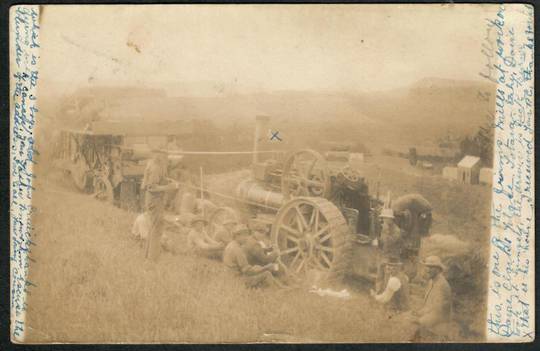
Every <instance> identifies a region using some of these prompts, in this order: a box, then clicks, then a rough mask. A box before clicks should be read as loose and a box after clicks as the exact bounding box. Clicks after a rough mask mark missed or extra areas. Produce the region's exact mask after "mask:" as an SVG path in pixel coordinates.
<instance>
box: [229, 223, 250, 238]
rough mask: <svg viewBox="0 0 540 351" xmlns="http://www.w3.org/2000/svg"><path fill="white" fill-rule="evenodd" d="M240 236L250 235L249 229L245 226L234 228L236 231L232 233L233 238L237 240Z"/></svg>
mask: <svg viewBox="0 0 540 351" xmlns="http://www.w3.org/2000/svg"><path fill="white" fill-rule="evenodd" d="M239 235H249V229H248V227H246V226H245V225H238V226H237V227H236V228H234V231H233V233H232V236H233V238H236V237H237V236H239Z"/></svg>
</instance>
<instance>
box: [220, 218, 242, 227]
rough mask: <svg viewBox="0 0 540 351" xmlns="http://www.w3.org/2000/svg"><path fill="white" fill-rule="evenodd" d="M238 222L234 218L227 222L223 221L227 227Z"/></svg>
mask: <svg viewBox="0 0 540 351" xmlns="http://www.w3.org/2000/svg"><path fill="white" fill-rule="evenodd" d="M237 223H238V221H237V220H236V219H234V218H227V219H226V220H224V221H223V225H227V224H237Z"/></svg>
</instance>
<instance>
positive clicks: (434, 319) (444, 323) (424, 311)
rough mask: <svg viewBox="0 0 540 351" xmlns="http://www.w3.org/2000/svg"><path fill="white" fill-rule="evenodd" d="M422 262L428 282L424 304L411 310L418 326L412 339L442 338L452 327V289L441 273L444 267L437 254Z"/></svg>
mask: <svg viewBox="0 0 540 351" xmlns="http://www.w3.org/2000/svg"><path fill="white" fill-rule="evenodd" d="M422 264H423V265H424V266H425V267H426V269H427V270H426V274H427V278H428V279H429V282H428V286H427V290H426V295H425V297H424V306H423V307H422V308H421V309H420V310H418V311H416V312H413V315H414V316H415V317H416V318H415V319H414V320H413V322H414V323H415V324H416V325H417V326H418V329H417V331H416V333H415V336H414V339H415V340H431V339H433V340H438V339H444V337H445V335H448V333H449V331H450V330H451V327H452V325H451V320H452V289H451V288H450V285H449V284H448V281H447V280H446V278H445V277H444V275H443V271H444V270H445V269H446V267H445V266H444V265H443V263H442V262H441V259H440V258H439V257H438V256H429V257H427V258H426V259H425V260H424V261H423V262H422Z"/></svg>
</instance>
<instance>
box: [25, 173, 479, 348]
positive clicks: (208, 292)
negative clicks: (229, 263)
mask: <svg viewBox="0 0 540 351" xmlns="http://www.w3.org/2000/svg"><path fill="white" fill-rule="evenodd" d="M244 173H245V172H244ZM244 173H242V172H239V173H238V174H236V176H235V177H230V179H226V180H224V181H223V184H224V187H226V188H228V189H229V190H232V184H233V183H234V182H235V181H233V178H234V179H238V177H242V176H244V175H245V174H244ZM42 174H43V173H42ZM46 179H53V178H52V177H47V176H45V174H43V176H41V177H40V178H39V181H38V183H37V184H36V187H37V189H38V190H37V191H36V193H35V205H36V206H37V207H38V208H39V211H38V212H37V214H36V215H35V220H34V223H35V228H36V232H35V235H34V241H35V242H36V243H37V246H35V248H34V250H33V253H32V255H33V258H34V259H35V260H36V263H35V264H33V265H32V266H31V272H30V274H31V277H30V279H31V280H32V281H33V282H35V283H36V284H37V285H38V286H37V287H36V288H34V289H33V290H32V294H31V296H29V306H30V307H29V310H28V315H27V318H28V320H27V325H28V327H29V332H28V335H27V336H28V341H30V342H52V341H58V342H103V343H105V342H133V343H152V342H196V343H221V342H264V341H266V342H268V341H270V340H274V341H279V342H362V341H372V342H382V341H387V342H388V341H403V340H404V338H405V337H406V336H407V335H408V333H410V325H409V324H407V323H403V322H399V321H395V320H389V319H387V317H386V315H385V313H384V311H383V309H382V308H381V307H379V306H377V305H375V304H374V303H373V302H372V301H370V299H369V298H368V297H367V296H366V294H365V292H358V291H354V292H353V297H352V298H351V299H349V300H341V299H335V298H330V297H319V296H317V295H314V294H310V293H308V292H306V291H305V290H301V289H297V290H289V291H280V290H265V291H260V290H249V289H246V288H245V287H244V286H243V284H242V281H241V280H240V279H239V278H238V277H236V276H235V275H234V274H232V273H231V272H229V271H228V270H227V269H225V268H224V267H223V266H222V265H221V264H220V263H219V262H214V261H209V260H205V259H201V258H197V257H192V256H183V255H179V256H172V255H170V254H167V253H165V254H163V255H162V256H161V259H160V261H159V262H158V264H149V263H148V262H145V260H144V259H143V252H142V249H141V248H140V247H139V246H138V244H137V243H135V242H134V241H132V240H131V239H130V237H129V231H130V229H131V225H132V223H133V219H134V215H133V214H128V213H126V212H124V211H122V210H120V209H117V208H114V207H111V206H108V205H105V204H103V203H100V202H97V201H95V200H93V199H90V198H89V197H88V196H85V195H80V194H76V193H74V192H71V191H70V190H66V188H65V187H61V186H59V185H58V183H59V181H58V179H57V180H56V181H54V180H53V181H51V182H48V183H47V182H45V180H46ZM419 179H420V178H418V181H420V180H419ZM384 180H385V182H386V183H384V184H383V182H382V181H381V188H387V187H394V186H395V188H396V192H395V194H396V195H397V194H398V190H397V189H400V188H403V185H406V187H407V188H409V189H407V190H408V191H407V192H410V191H411V190H414V189H416V188H418V187H419V184H416V183H415V182H416V181H417V179H416V178H415V177H409V176H408V177H405V176H403V174H401V175H400V172H397V171H396V172H394V173H392V172H390V171H389V172H387V173H385V174H384ZM404 182H409V183H410V184H409V183H407V184H404ZM394 183H395V184H394ZM441 184H442V183H441ZM441 184H439V183H438V182H436V181H434V182H433V183H430V181H427V182H426V180H425V179H424V181H423V183H422V185H421V187H422V189H424V190H426V191H427V192H428V193H429V195H430V196H429V197H428V198H429V199H430V200H431V201H432V202H433V203H434V204H435V206H436V208H435V210H436V213H437V215H438V217H436V219H437V218H439V220H438V221H437V222H436V223H435V225H436V229H437V231H436V232H444V233H449V232H450V231H448V230H443V229H455V230H452V231H451V232H452V233H456V234H458V235H459V236H463V235H466V233H467V231H468V230H470V228H468V226H469V225H470V226H472V227H474V228H478V222H479V221H481V219H482V220H483V219H484V218H483V217H482V216H480V215H474V216H473V215H472V214H467V217H463V215H465V214H464V213H463V211H465V210H462V209H461V208H460V204H459V203H458V204H453V203H452V201H461V200H460V199H461V197H463V199H467V206H469V207H468V208H471V209H475V208H478V206H480V205H481V201H482V200H481V199H478V200H476V199H475V198H474V196H475V195H476V194H475V191H476V190H475V191H473V192H472V193H471V191H470V190H468V189H463V191H459V189H457V190H456V188H448V186H445V187H443V186H442V185H441ZM426 191H424V192H423V193H425V192H426ZM444 196H446V200H447V204H446V205H444V206H442V205H437V201H438V200H440V199H442V198H444ZM475 201H478V203H476V202H475ZM445 206H446V207H445ZM475 206H476V207H475ZM482 206H484V207H485V205H481V206H480V208H483V207H482ZM445 216H446V217H448V218H447V220H446V221H444V222H443V221H440V218H442V217H445ZM471 216H472V217H471ZM477 217H478V218H477ZM478 236H479V239H478V240H479V241H482V240H484V239H480V236H483V237H485V233H479V234H478Z"/></svg>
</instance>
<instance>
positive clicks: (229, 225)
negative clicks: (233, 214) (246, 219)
mask: <svg viewBox="0 0 540 351" xmlns="http://www.w3.org/2000/svg"><path fill="white" fill-rule="evenodd" d="M236 225H237V223H236V220H235V219H234V218H227V219H225V221H223V224H222V227H220V228H219V229H218V230H217V231H216V235H215V236H214V240H216V241H217V242H218V243H221V244H223V245H224V246H226V245H227V244H229V243H230V242H231V241H232V233H233V231H234V227H236Z"/></svg>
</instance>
